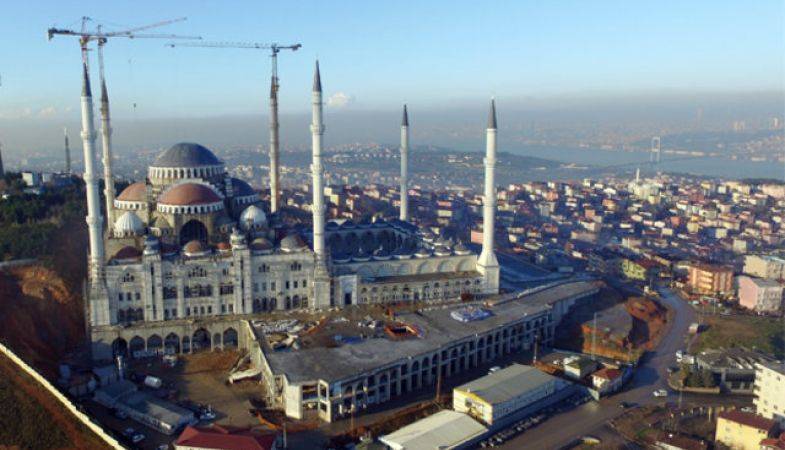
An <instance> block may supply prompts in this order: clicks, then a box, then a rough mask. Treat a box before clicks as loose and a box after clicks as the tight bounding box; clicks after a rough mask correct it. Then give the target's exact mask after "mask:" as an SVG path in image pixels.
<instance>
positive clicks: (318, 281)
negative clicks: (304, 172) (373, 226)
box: [311, 61, 330, 308]
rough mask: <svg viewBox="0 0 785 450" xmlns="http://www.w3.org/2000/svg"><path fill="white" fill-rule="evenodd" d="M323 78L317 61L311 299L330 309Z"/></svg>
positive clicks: (312, 133) (314, 105) (312, 159)
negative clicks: (325, 241) (326, 229)
mask: <svg viewBox="0 0 785 450" xmlns="http://www.w3.org/2000/svg"><path fill="white" fill-rule="evenodd" d="M323 134H324V124H323V123H322V78H321V75H320V74H319V61H316V71H315V72H314V75H313V92H312V121H311V176H312V183H313V185H312V187H311V189H312V190H313V203H312V205H311V212H312V213H313V252H314V254H315V256H316V269H315V271H314V282H313V290H314V293H313V297H314V302H313V303H314V305H313V306H314V307H315V308H328V307H330V278H329V276H328V273H327V256H326V255H325V249H324V212H325V206H324V180H323V175H324V167H323V166H322V135H323Z"/></svg>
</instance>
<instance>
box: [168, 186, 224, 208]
mask: <svg viewBox="0 0 785 450" xmlns="http://www.w3.org/2000/svg"><path fill="white" fill-rule="evenodd" d="M220 201H221V197H219V196H218V194H216V193H215V191H214V190H213V189H212V188H210V187H209V186H207V185H205V184H201V183H182V184H176V185H174V186H173V187H171V188H169V190H167V191H166V192H164V193H163V194H161V197H160V198H159V199H158V203H160V204H162V205H171V206H192V205H207V204H211V203H217V202H220Z"/></svg>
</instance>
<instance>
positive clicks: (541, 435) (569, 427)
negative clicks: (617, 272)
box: [501, 288, 727, 449]
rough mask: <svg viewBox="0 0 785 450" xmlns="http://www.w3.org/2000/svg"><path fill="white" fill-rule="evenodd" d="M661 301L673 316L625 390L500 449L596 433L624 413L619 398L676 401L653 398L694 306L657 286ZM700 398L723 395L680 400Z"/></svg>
mask: <svg viewBox="0 0 785 450" xmlns="http://www.w3.org/2000/svg"><path fill="white" fill-rule="evenodd" d="M659 293H660V298H661V301H662V303H664V304H666V305H668V306H669V307H670V308H671V309H672V310H673V311H674V315H673V320H672V321H671V324H670V326H669V329H668V330H667V331H666V333H665V336H664V337H663V338H662V340H661V341H660V344H659V345H658V346H657V349H656V350H654V351H651V352H648V353H647V355H646V356H645V357H644V360H643V361H642V363H641V364H640V366H639V367H638V369H637V370H636V373H635V375H634V376H633V378H632V380H630V382H629V383H628V384H627V385H626V386H625V389H624V391H622V392H621V393H619V394H616V395H613V396H611V397H609V398H604V399H602V400H601V401H599V402H589V403H586V404H584V405H581V406H579V407H578V408H575V409H573V410H571V411H568V412H566V413H562V414H559V415H557V416H554V417H551V418H550V419H549V420H547V421H545V422H544V423H542V424H541V425H539V426H537V427H535V428H532V429H531V430H529V431H526V432H525V433H523V434H521V435H519V436H517V437H515V438H513V439H511V440H509V441H507V442H505V443H504V445H502V446H501V448H503V449H521V448H526V449H555V448H559V447H561V446H564V445H567V444H569V443H570V442H572V441H573V440H574V439H576V438H579V437H581V436H584V435H587V434H596V433H597V431H598V430H600V429H601V428H602V427H603V426H604V425H605V423H606V422H607V421H609V420H611V419H613V418H615V417H617V416H619V415H621V414H623V410H622V409H621V408H620V407H619V403H620V402H632V403H638V404H646V403H657V402H662V401H665V400H669V401H677V399H678V394H676V393H673V392H669V395H668V398H667V399H665V398H655V397H653V396H652V392H653V391H654V390H656V389H667V384H666V381H665V380H666V379H667V377H668V367H669V366H672V365H674V364H675V355H674V354H675V353H676V351H677V350H680V349H684V348H685V345H686V339H687V338H688V336H689V331H688V330H689V326H690V324H691V323H692V322H696V321H697V314H696V313H695V310H694V309H693V308H692V307H691V306H690V305H688V304H687V303H685V302H684V301H683V300H681V299H680V298H678V297H677V296H676V294H674V293H673V292H672V291H671V290H670V289H667V288H661V289H660V290H659ZM696 398H700V399H701V401H703V402H704V403H711V402H715V401H722V400H723V399H727V398H724V397H706V396H688V395H684V396H682V400H683V401H689V400H694V399H696Z"/></svg>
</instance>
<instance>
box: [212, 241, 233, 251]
mask: <svg viewBox="0 0 785 450" xmlns="http://www.w3.org/2000/svg"><path fill="white" fill-rule="evenodd" d="M215 248H216V249H218V251H219V252H228V251H229V250H231V249H232V246H231V245H229V243H228V242H219V243H218V245H216V246H215Z"/></svg>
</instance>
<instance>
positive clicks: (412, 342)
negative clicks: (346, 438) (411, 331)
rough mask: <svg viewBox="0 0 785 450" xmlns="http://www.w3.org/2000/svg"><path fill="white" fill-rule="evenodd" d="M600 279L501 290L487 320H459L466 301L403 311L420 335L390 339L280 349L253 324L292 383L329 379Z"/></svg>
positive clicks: (454, 337)
mask: <svg viewBox="0 0 785 450" xmlns="http://www.w3.org/2000/svg"><path fill="white" fill-rule="evenodd" d="M597 288H598V286H597V282H595V281H570V282H564V283H560V284H557V285H553V286H550V287H545V288H539V289H533V290H532V292H530V293H528V294H524V295H520V294H514V295H508V296H502V297H501V298H499V299H498V300H496V301H494V302H493V303H494V305H493V306H492V307H491V308H489V309H490V311H491V312H492V313H493V314H492V315H491V316H490V317H488V318H486V319H484V320H477V321H472V322H466V323H463V322H459V321H457V320H455V319H453V318H452V317H451V316H450V313H451V312H452V311H453V310H455V309H457V308H462V307H464V306H466V305H465V304H456V305H449V306H447V305H445V306H434V307H431V308H426V309H424V310H421V311H417V312H413V313H406V314H399V315H398V316H397V320H398V321H400V322H404V323H406V324H409V325H413V326H415V327H418V328H419V329H420V330H421V331H422V337H421V338H413V339H406V340H400V341H391V340H388V339H386V338H368V339H364V340H362V341H360V342H358V343H354V344H345V345H343V346H340V347H333V348H328V347H318V348H305V349H300V350H292V351H280V352H275V351H272V350H269V348H268V347H266V346H265V345H264V344H265V339H264V336H263V335H262V333H261V330H260V328H259V327H254V331H255V333H256V335H257V336H256V337H257V339H258V340H259V341H260V342H261V343H262V348H263V349H264V350H263V351H264V353H265V358H266V359H267V361H268V363H269V365H270V368H271V369H272V371H273V373H274V374H276V375H285V376H286V377H287V379H288V381H289V382H290V383H301V382H308V381H316V380H319V379H321V380H325V381H328V382H334V381H340V380H346V379H351V378H352V377H354V376H356V375H357V374H360V373H364V372H369V371H372V370H375V369H377V368H379V367H383V366H386V365H388V364H392V363H394V362H396V361H399V360H402V359H404V358H408V357H410V356H417V355H421V354H426V353H431V352H434V351H436V350H438V349H439V348H441V347H443V346H446V345H448V344H450V343H451V342H454V341H458V340H461V339H464V338H467V337H469V336H473V335H475V334H479V333H485V332H487V331H489V330H493V329H496V328H499V327H501V326H503V325H505V324H508V323H511V322H514V321H517V320H519V319H520V318H522V317H525V316H528V315H536V314H540V313H543V312H546V311H548V310H549V309H550V308H551V306H552V305H553V304H554V303H557V302H559V301H561V300H564V299H566V298H570V297H575V296H581V295H587V294H589V293H591V292H592V291H594V290H595V289H597Z"/></svg>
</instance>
